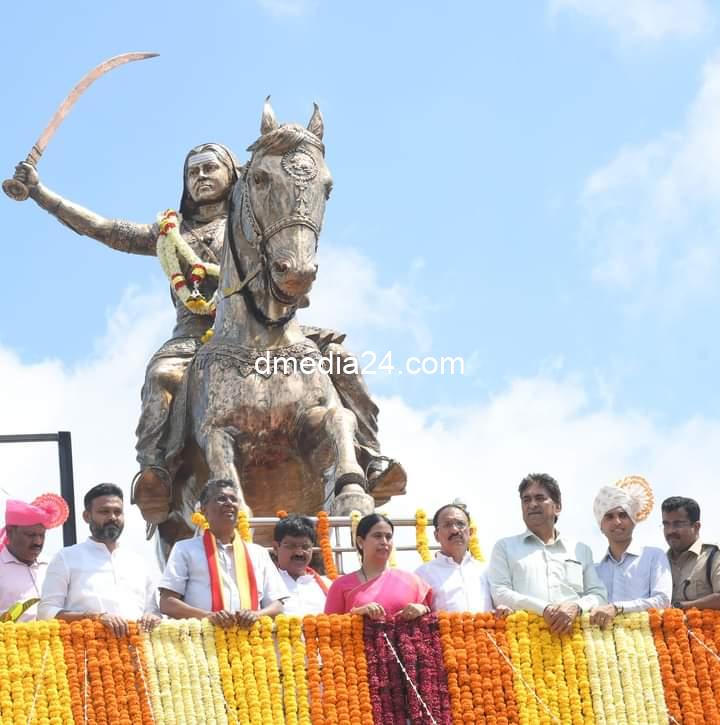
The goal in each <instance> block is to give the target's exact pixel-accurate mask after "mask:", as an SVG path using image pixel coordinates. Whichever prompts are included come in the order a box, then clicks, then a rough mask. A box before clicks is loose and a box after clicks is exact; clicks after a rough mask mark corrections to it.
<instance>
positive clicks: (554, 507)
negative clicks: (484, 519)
mask: <svg viewBox="0 0 720 725" xmlns="http://www.w3.org/2000/svg"><path fill="white" fill-rule="evenodd" d="M518 491H519V493H520V505H521V508H522V516H523V520H524V521H525V526H526V527H527V528H526V529H525V531H524V532H523V533H522V534H520V535H518V536H510V537H508V538H506V539H500V541H498V542H497V543H496V544H495V548H494V549H493V552H492V556H491V557H490V567H489V569H488V576H489V578H490V586H491V591H492V598H493V601H494V602H495V604H496V605H500V604H503V605H505V606H507V607H509V608H510V609H513V610H518V609H526V610H528V611H530V612H536V613H537V614H540V615H542V617H543V618H544V620H545V622H546V623H547V625H548V627H549V628H550V631H551V632H553V633H554V634H568V633H569V632H572V628H573V622H574V621H575V619H577V617H578V616H579V615H580V614H582V612H583V611H588V610H590V609H594V608H595V607H599V606H601V605H603V604H607V592H606V590H605V586H604V585H603V583H602V582H601V581H600V579H599V578H598V575H597V572H596V571H595V566H594V565H593V558H592V552H591V551H590V547H589V546H587V544H582V543H580V542H578V541H574V540H573V539H571V538H569V537H566V536H564V535H561V533H560V532H559V531H558V529H557V528H556V524H557V520H558V516H559V515H560V511H561V509H562V496H561V493H560V486H558V483H557V481H556V480H555V479H554V478H553V477H552V476H549V475H548V474H547V473H531V474H530V475H528V476H525V478H524V479H523V480H522V481H521V482H520V486H519V487H518Z"/></svg>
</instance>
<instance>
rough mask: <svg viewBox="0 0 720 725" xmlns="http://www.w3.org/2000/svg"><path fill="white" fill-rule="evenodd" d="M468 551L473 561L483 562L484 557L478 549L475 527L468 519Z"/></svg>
mask: <svg viewBox="0 0 720 725" xmlns="http://www.w3.org/2000/svg"><path fill="white" fill-rule="evenodd" d="M468 550H469V551H470V554H471V555H472V557H473V559H477V560H478V561H485V557H484V556H483V553H482V550H481V549H480V542H479V541H478V533H477V525H476V524H475V522H474V521H473V520H472V519H470V541H469V542H468Z"/></svg>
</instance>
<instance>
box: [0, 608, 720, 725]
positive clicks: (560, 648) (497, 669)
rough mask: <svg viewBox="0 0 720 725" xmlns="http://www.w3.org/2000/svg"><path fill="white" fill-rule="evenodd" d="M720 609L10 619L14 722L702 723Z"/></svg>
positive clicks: (7, 703) (5, 700) (5, 657)
mask: <svg viewBox="0 0 720 725" xmlns="http://www.w3.org/2000/svg"><path fill="white" fill-rule="evenodd" d="M719 648H720V612H716V611H710V610H705V611H697V610H690V611H688V612H683V611H680V610H677V609H668V610H665V611H662V612H658V611H650V612H638V613H630V614H622V615H619V616H618V617H616V618H615V619H614V621H613V624H612V627H610V628H608V629H606V630H601V629H600V628H599V627H597V626H593V625H590V623H589V617H588V615H587V614H583V615H582V617H580V618H578V620H577V621H576V623H575V624H574V627H573V631H572V632H571V633H570V634H568V635H562V636H559V637H558V636H557V635H552V634H550V632H549V630H548V629H547V627H546V625H545V623H544V621H543V620H542V618H541V617H539V616H538V615H535V614H528V613H526V612H515V613H513V614H511V615H510V616H509V617H508V618H507V619H496V618H495V617H494V616H493V615H492V614H490V613H482V614H469V613H441V614H439V615H434V614H431V615H426V616H423V617H420V618H418V619H417V620H415V621H412V622H403V621H397V620H396V621H393V620H389V621H385V622H374V621H371V620H368V619H367V618H364V617H361V616H358V615H317V616H315V615H313V616H306V617H305V618H304V619H303V620H301V619H299V618H297V617H287V616H284V615H281V616H279V617H278V618H277V619H276V621H275V627H274V630H273V623H272V622H271V620H270V619H269V618H262V619H261V620H260V621H259V622H257V623H255V624H254V625H253V626H252V627H251V628H250V629H242V628H239V627H237V626H234V627H231V628H229V629H227V630H225V629H222V628H220V627H216V626H215V625H213V624H212V623H211V622H210V621H209V620H207V619H205V620H171V621H165V622H162V623H161V624H160V625H159V626H157V627H156V628H155V629H154V630H153V631H152V632H149V633H148V632H144V631H142V632H141V631H140V630H139V629H138V627H137V625H136V624H135V623H129V633H128V636H126V637H119V638H118V637H115V635H114V634H113V633H112V632H110V631H109V630H107V629H106V628H105V627H104V626H103V625H102V624H101V623H100V622H97V621H94V620H81V621H77V622H72V623H67V622H62V621H59V620H49V621H38V622H31V623H2V624H0V722H2V723H3V724H6V725H81V724H87V725H136V724H137V725H151V723H152V724H156V725H185V724H187V725H192V723H195V724H196V725H199V723H208V725H240V723H243V725H246V724H247V725H315V724H316V723H323V724H324V723H328V724H330V723H334V724H335V725H406V723H410V724H411V725H420V723H437V724H438V725H461V724H463V725H464V724H465V723H485V724H486V725H490V724H491V723H492V724H493V725H511V724H522V725H525V724H527V725H536V724H538V725H540V724H546V725H550V724H551V723H559V722H562V723H563V725H564V724H565V723H567V724H568V725H581V724H582V725H591V724H592V723H597V724H598V725H602V723H605V725H615V723H618V725H621V724H622V723H627V724H628V725H659V724H660V723H668V722H670V723H676V724H677V725H680V723H682V724H683V725H688V724H692V723H695V725H700V723H703V725H704V724H705V723H707V724H708V725H714V724H716V723H719V722H720V707H719V706H718V703H720V681H719V679H718V675H719V674H720V654H719V652H720V649H719Z"/></svg>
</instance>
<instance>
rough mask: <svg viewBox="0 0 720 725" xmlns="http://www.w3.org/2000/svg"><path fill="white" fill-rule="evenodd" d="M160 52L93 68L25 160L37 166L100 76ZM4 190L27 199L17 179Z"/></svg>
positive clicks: (115, 59)
mask: <svg viewBox="0 0 720 725" xmlns="http://www.w3.org/2000/svg"><path fill="white" fill-rule="evenodd" d="M157 55H159V53H123V54H122V55H116V56H114V57H113V58H108V60H106V61H103V62H102V63H100V65H98V66H96V67H95V68H93V69H92V70H91V71H90V72H89V73H87V74H86V75H85V76H84V77H83V78H82V79H81V80H80V82H79V83H78V84H77V85H76V86H75V87H74V88H73V89H72V90H71V91H70V93H68V95H67V98H66V99H65V100H64V101H63V102H62V103H61V104H60V107H59V108H58V109H57V111H55V114H54V115H53V117H52V118H51V119H50V123H48V125H47V127H46V128H45V130H44V131H43V132H42V133H41V134H40V138H39V139H38V140H37V141H36V142H35V143H34V144H33V147H32V149H31V151H30V153H29V154H28V155H27V158H26V159H25V162H26V163H28V164H31V165H32V166H36V165H37V162H38V161H39V160H40V157H41V156H42V154H43V152H44V151H45V149H46V148H47V145H48V143H49V142H50V139H51V138H52V137H53V136H54V135H55V131H57V130H58V127H59V126H60V124H61V123H62V122H63V121H64V120H65V116H67V115H68V113H70V110H71V109H72V107H73V106H74V105H75V104H76V103H77V100H78V98H80V96H82V94H83V93H85V91H86V90H87V89H88V87H89V86H91V85H92V84H93V83H94V82H95V81H96V80H97V79H98V78H100V76H103V75H105V74H106V73H107V72H108V71H111V70H112V69H113V68H117V67H118V66H120V65H125V63H131V62H132V61H134V60H145V59H146V58H155V57H156V56H157ZM2 186H3V190H4V191H5V193H6V194H7V195H8V196H11V197H12V198H13V199H16V200H17V201H22V200H23V199H27V188H26V187H25V185H24V184H23V183H22V182H21V181H19V180H17V179H7V180H6V181H3V185H2Z"/></svg>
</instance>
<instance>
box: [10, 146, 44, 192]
mask: <svg viewBox="0 0 720 725" xmlns="http://www.w3.org/2000/svg"><path fill="white" fill-rule="evenodd" d="M40 153H42V152H40ZM40 153H38V150H37V147H35V146H33V147H32V151H30V153H29V154H28V155H27V158H26V159H25V163H26V164H29V165H30V166H32V167H33V168H34V167H35V165H36V164H37V160H38V159H39V158H40ZM2 188H3V191H4V192H5V193H6V194H7V195H8V196H9V197H10V198H11V199H13V200H15V201H25V199H27V198H28V197H29V196H30V189H28V187H27V185H26V184H24V183H23V182H22V181H20V179H16V178H12V179H5V181H3V183H2Z"/></svg>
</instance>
